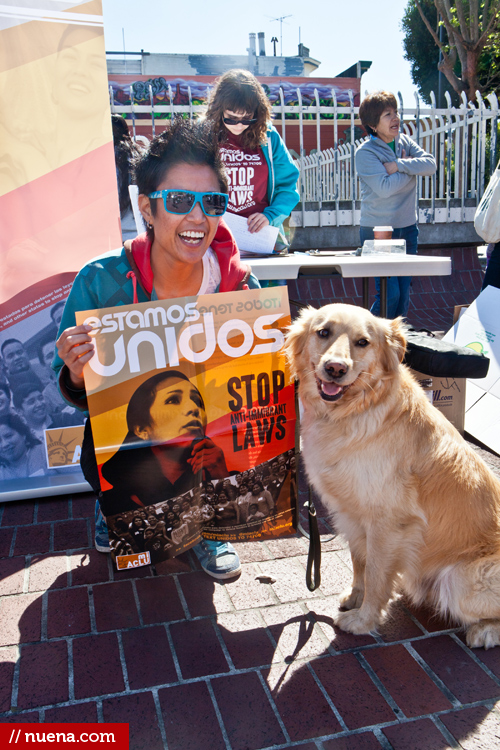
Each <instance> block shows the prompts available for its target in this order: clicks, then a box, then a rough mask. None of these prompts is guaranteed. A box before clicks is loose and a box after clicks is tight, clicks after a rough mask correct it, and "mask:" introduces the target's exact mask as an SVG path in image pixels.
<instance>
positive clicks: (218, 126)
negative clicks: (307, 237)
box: [207, 70, 299, 250]
mask: <svg viewBox="0 0 500 750" xmlns="http://www.w3.org/2000/svg"><path fill="white" fill-rule="evenodd" d="M207 119H208V120H209V121H210V122H211V123H212V125H213V129H214V132H215V133H217V136H218V140H219V146H220V151H221V156H222V160H223V162H224V164H225V167H226V171H227V174H228V181H229V203H228V207H227V210H228V212H229V213H233V214H237V215H238V216H243V217H244V218H246V219H247V224H248V230H249V231H250V232H252V233H253V232H259V231H260V230H261V229H262V228H263V227H265V226H268V225H269V224H270V225H271V226H273V227H279V228H280V230H281V236H280V237H279V239H278V243H277V248H276V249H277V250H280V249H284V248H285V247H286V246H287V244H286V240H285V238H284V235H283V232H282V223H283V221H284V219H286V218H287V216H290V214H291V212H292V210H293V209H294V208H295V206H296V205H297V203H298V200H299V194H298V192H297V180H298V177H299V169H298V167H297V166H296V165H295V164H294V162H293V160H292V157H291V156H290V154H289V152H288V149H287V147H286V146H285V144H284V143H283V141H282V139H281V136H280V134H279V133H278V131H277V130H276V128H274V127H273V126H272V125H271V104H270V102H269V99H268V98H267V96H266V93H265V91H264V89H263V88H262V86H261V85H260V83H259V82H258V80H257V79H256V78H255V76H254V75H252V74H251V73H249V72H248V71H247V70H229V71H227V73H224V75H223V76H221V77H220V78H219V79H218V80H217V81H216V84H215V87H214V90H213V92H212V95H211V98H210V102H209V106H208V111H207Z"/></svg>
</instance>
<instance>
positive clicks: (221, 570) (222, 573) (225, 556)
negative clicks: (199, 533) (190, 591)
mask: <svg viewBox="0 0 500 750" xmlns="http://www.w3.org/2000/svg"><path fill="white" fill-rule="evenodd" d="M192 550H193V552H194V554H195V555H196V557H197V558H198V560H199V561H200V565H201V567H202V568H203V570H204V571H205V573H208V575H209V576H212V578H218V579H219V580H224V579H225V578H234V576H237V575H238V573H240V572H241V563H240V558H239V557H238V554H237V552H236V550H235V549H234V547H233V545H232V544H230V543H229V542H212V541H210V540H208V539H202V540H201V542H199V543H198V544H197V545H196V546H195V547H192Z"/></svg>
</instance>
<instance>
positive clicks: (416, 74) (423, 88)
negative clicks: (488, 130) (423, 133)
mask: <svg viewBox="0 0 500 750" xmlns="http://www.w3.org/2000/svg"><path fill="white" fill-rule="evenodd" d="M421 4H422V5H423V8H424V9H425V14H426V16H427V18H428V20H429V22H430V23H431V25H432V27H433V28H434V29H435V30H436V32H437V33H438V34H439V21H438V13H437V10H436V8H435V6H434V2H433V0H421ZM401 29H402V31H403V32H404V35H405V36H404V38H403V47H404V50H405V55H404V56H405V59H406V60H408V62H409V63H410V66H411V77H412V80H413V83H414V84H415V85H416V86H417V88H418V93H419V94H420V96H421V98H422V99H423V100H424V102H427V104H430V103H431V97H430V93H431V91H433V92H434V94H435V96H436V102H437V105H438V107H439V106H443V103H444V102H443V101H441V102H439V101H438V92H439V89H440V88H441V96H442V97H443V96H444V92H445V91H448V92H449V94H450V96H451V99H452V102H453V104H456V105H458V104H459V100H460V97H459V96H458V94H457V93H456V92H455V91H454V90H453V88H452V86H451V84H450V83H449V82H448V80H447V79H446V78H445V77H444V75H442V74H440V72H439V70H438V62H439V58H440V54H441V53H440V51H439V49H438V48H437V47H436V45H435V44H434V40H433V39H432V37H431V35H430V34H429V32H428V31H427V27H426V26H425V24H424V22H423V21H422V17H421V15H420V13H419V11H418V8H417V6H416V5H415V3H414V0H410V2H409V3H408V5H407V6H406V9H405V12H404V15H403V18H402V19H401ZM441 37H442V38H443V39H444V40H446V42H447V41H448V36H447V34H446V29H445V28H444V27H442V29H441ZM457 68H458V70H459V65H458V66H457ZM440 78H441V86H440V80H439V79H440Z"/></svg>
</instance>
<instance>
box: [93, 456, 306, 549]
mask: <svg viewBox="0 0 500 750" xmlns="http://www.w3.org/2000/svg"><path fill="white" fill-rule="evenodd" d="M295 461H296V459H295V453H294V451H293V450H292V449H290V450H289V451H287V452H286V453H283V454H281V455H279V456H277V457H276V458H273V459H271V460H269V461H266V462H265V463H263V464H260V465H258V466H257V467H255V469H249V470H245V471H243V472H241V473H236V474H233V475H231V476H229V477H227V478H226V479H221V480H219V481H217V482H213V481H205V482H200V483H199V484H198V485H197V486H195V487H194V488H193V489H191V490H189V491H187V492H185V493H184V494H182V495H180V496H178V497H174V498H171V499H170V500H166V501H164V502H160V503H156V504H155V505H148V506H146V507H138V508H137V509H136V510H130V511H127V512H125V513H118V514H117V515H115V516H107V519H106V521H107V524H108V528H109V537H110V544H111V548H112V550H113V552H114V553H115V555H116V556H122V555H133V554H136V553H140V552H149V553H150V555H151V562H153V563H155V562H158V561H160V560H163V559H165V558H166V557H167V558H170V557H175V556H176V555H178V554H180V553H181V552H183V551H184V550H186V549H188V548H189V547H191V546H193V544H196V543H197V542H198V541H199V539H200V535H201V533H202V532H203V536H205V537H207V538H209V537H210V533H211V532H212V533H213V532H215V534H216V535H217V538H221V536H222V538H224V536H225V535H224V530H227V537H226V538H228V539H231V540H233V541H235V540H238V539H245V538H248V537H249V535H251V534H252V532H253V533H255V532H259V531H260V530H261V529H262V525H263V523H264V522H265V521H267V522H268V524H269V526H270V528H271V529H272V527H273V525H277V519H278V518H279V517H280V516H281V515H282V511H283V510H285V509H286V508H287V507H288V506H289V502H290V500H289V496H290V494H291V495H292V502H294V501H295V499H296V471H295ZM282 490H283V492H282Z"/></svg>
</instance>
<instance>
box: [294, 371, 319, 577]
mask: <svg viewBox="0 0 500 750" xmlns="http://www.w3.org/2000/svg"><path fill="white" fill-rule="evenodd" d="M298 385H299V384H298V381H297V380H296V381H295V415H296V421H295V460H296V467H297V485H298V471H299V455H300V451H299V445H300V427H299V388H298ZM304 507H306V508H308V518H309V534H308V533H307V532H306V530H305V529H304V528H303V527H302V525H301V523H300V508H299V498H298V493H297V498H296V505H295V521H296V526H297V529H298V531H299V532H300V533H301V534H303V536H305V537H309V552H308V554H307V570H306V585H307V588H308V589H309V591H315V590H316V589H317V588H318V586H320V585H321V539H320V537H319V529H318V517H317V515H316V508H315V507H314V503H313V499H312V490H311V485H309V502H307V503H305V506H304ZM313 568H314V579H313V575H312V572H313Z"/></svg>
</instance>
